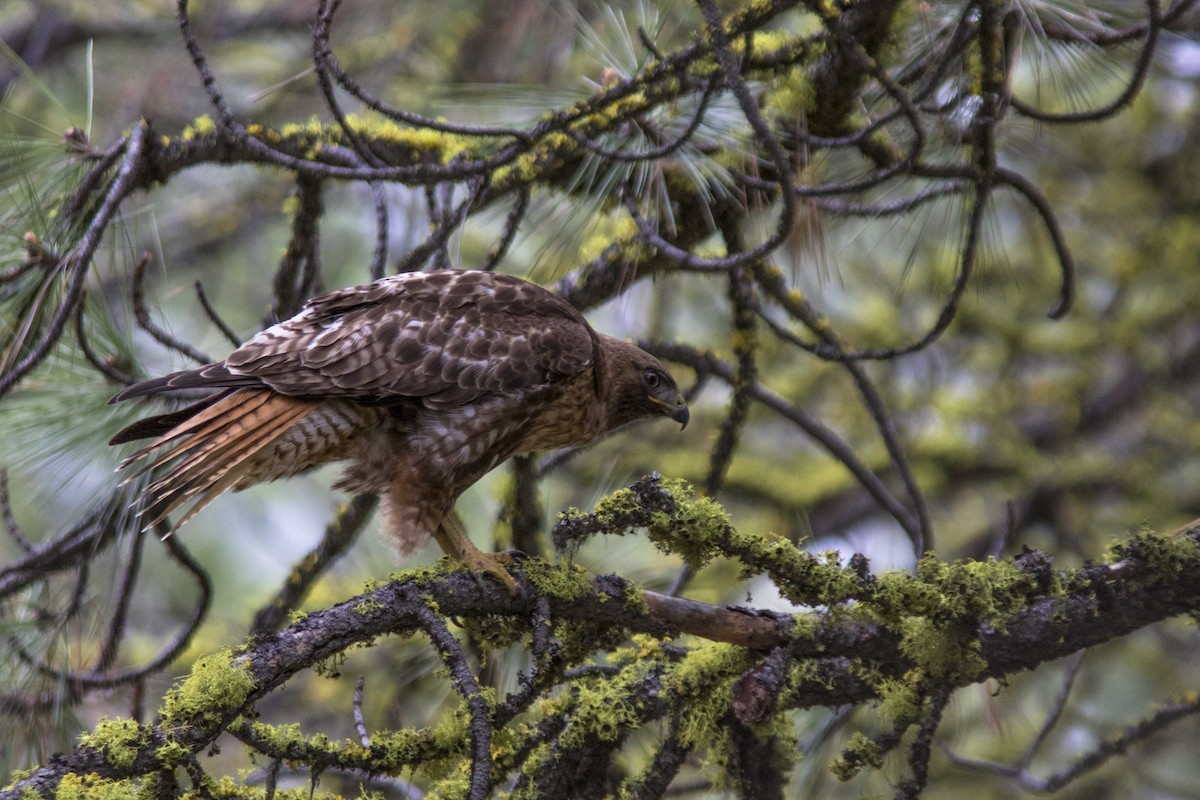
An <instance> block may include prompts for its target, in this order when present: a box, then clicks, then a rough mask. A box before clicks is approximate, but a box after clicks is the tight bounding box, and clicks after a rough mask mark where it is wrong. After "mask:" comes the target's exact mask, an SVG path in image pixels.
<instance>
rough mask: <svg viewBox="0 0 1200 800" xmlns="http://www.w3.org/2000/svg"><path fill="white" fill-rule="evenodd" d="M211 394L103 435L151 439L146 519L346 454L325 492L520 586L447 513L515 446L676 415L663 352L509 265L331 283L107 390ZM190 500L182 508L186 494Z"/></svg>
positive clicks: (558, 441) (399, 537) (543, 445)
mask: <svg viewBox="0 0 1200 800" xmlns="http://www.w3.org/2000/svg"><path fill="white" fill-rule="evenodd" d="M181 389H190V390H210V391H211V392H212V394H210V395H209V396H208V397H206V398H205V399H203V400H200V401H199V402H197V403H194V404H192V405H190V406H187V407H186V408H183V409H180V410H178V411H174V412H171V413H168V414H161V415H159V416H155V417H150V418H147V419H143V420H140V421H138V422H135V423H134V424H132V425H130V426H129V427H127V428H125V429H124V430H122V431H121V432H120V433H118V434H117V435H116V436H115V437H113V439H112V440H111V442H110V444H114V445H115V444H121V443H124V442H129V441H134V440H137V439H146V438H150V437H153V440H152V441H151V442H150V443H149V444H148V445H146V446H145V447H143V448H142V449H140V450H138V451H137V452H136V453H134V454H133V455H132V456H130V457H129V458H128V459H126V460H125V462H124V463H123V464H122V468H124V467H126V466H128V465H130V464H134V463H138V464H139V465H140V471H139V472H138V473H137V474H136V475H135V476H134V477H136V476H137V475H142V474H145V473H147V472H149V471H151V470H155V469H158V468H160V467H166V469H165V471H164V472H163V473H162V475H161V477H158V478H157V480H155V481H154V482H153V483H151V484H150V485H149V486H148V488H147V489H146V491H145V496H144V497H143V498H142V503H141V504H142V511H141V515H142V520H144V521H145V523H146V525H147V527H149V526H151V525H155V524H157V523H159V522H162V521H163V520H165V519H166V517H167V516H168V515H170V514H172V513H174V512H176V511H181V516H179V517H178V520H177V521H176V522H175V525H174V527H173V528H172V529H171V531H172V532H174V531H175V530H176V529H178V528H179V527H180V526H181V525H183V524H184V523H185V522H187V521H188V520H189V519H191V518H192V517H193V516H195V514H196V513H197V512H199V511H200V509H202V508H204V507H205V506H206V505H208V504H209V503H210V502H212V501H213V500H214V499H215V498H216V497H217V496H218V495H220V494H221V493H222V492H224V491H226V490H227V489H233V490H234V491H238V490H241V489H245V488H247V487H248V486H252V485H254V484H256V483H261V482H263V481H270V480H275V479H276V478H282V477H286V476H289V475H295V474H296V473H299V472H302V471H304V470H306V469H308V468H310V467H313V466H315V465H317V464H323V463H326V462H331V461H342V462H346V465H347V466H346V470H345V474H344V475H343V477H342V478H341V480H340V481H339V482H338V483H337V484H335V488H339V489H344V490H346V491H349V492H356V493H357V492H373V493H377V494H378V495H379V496H380V511H381V518H382V528H383V530H384V531H385V533H386V534H387V536H388V538H389V539H390V540H391V541H392V543H393V544H394V546H395V548H396V550H397V551H398V554H399V555H400V556H404V555H407V554H409V553H411V552H412V551H413V550H415V549H417V548H419V547H421V546H422V545H424V544H425V543H426V542H428V541H429V538H430V537H431V536H432V537H433V538H434V539H436V540H437V542H438V544H439V545H441V547H442V549H443V550H444V551H445V552H446V553H447V554H448V555H449V556H451V557H452V558H456V559H459V560H461V561H463V562H465V563H466V565H467V567H468V568H469V569H470V570H471V571H472V572H475V573H480V572H486V573H489V574H492V575H494V576H496V577H497V578H498V579H499V580H501V581H502V582H503V583H504V584H505V585H506V586H507V587H508V588H509V589H510V591H515V588H516V584H515V582H514V581H513V578H512V576H511V575H510V574H509V573H508V571H507V570H505V569H504V568H503V566H501V564H500V563H499V562H500V558H498V557H497V556H492V555H489V554H486V553H482V552H480V551H479V550H477V549H476V548H475V547H474V545H472V544H471V541H470V540H469V539H468V538H467V535H466V532H465V531H464V530H463V527H462V525H461V523H460V522H459V521H458V519H457V517H456V516H455V515H454V512H453V509H454V504H455V501H456V500H457V499H458V497H459V495H461V494H462V493H463V492H464V491H465V490H466V489H467V488H468V487H469V486H471V485H472V484H474V483H475V482H476V481H478V480H479V479H480V478H482V477H483V476H484V475H485V474H486V473H487V472H489V471H490V470H491V469H492V468H493V467H495V466H497V465H498V464H500V463H501V462H502V461H504V460H506V459H507V458H509V457H510V456H513V455H517V454H521V453H530V452H534V451H538V450H548V449H552V448H560V447H580V446H583V445H586V444H588V443H590V442H592V441H594V440H595V439H597V438H598V437H600V436H603V435H604V434H606V433H609V432H611V431H614V430H616V429H618V428H621V427H623V426H625V425H627V424H629V423H631V422H634V421H636V420H639V419H643V418H647V417H669V418H670V419H673V420H675V421H676V422H678V423H680V425H681V426H686V425H687V421H688V408H687V404H686V403H685V402H684V399H683V396H682V395H681V394H680V392H679V389H678V388H677V387H676V384H675V381H674V380H673V379H672V378H671V375H670V373H668V372H667V370H666V368H665V367H664V366H663V365H662V363H661V362H660V361H659V360H658V359H656V358H655V357H654V356H652V355H650V354H649V353H647V352H645V351H644V350H642V349H641V348H639V347H637V346H635V345H632V344H629V343H627V342H623V341H621V340H619V339H616V338H613V337H611V336H606V335H605V334H602V333H597V332H596V331H594V330H593V329H592V327H591V326H590V325H589V324H588V323H587V320H585V319H584V318H583V316H582V315H581V314H580V313H579V311H578V310H576V309H575V308H574V307H573V306H571V305H570V304H569V303H567V302H566V301H565V300H563V299H562V298H560V297H558V296H557V295H555V294H553V293H551V292H549V291H547V290H546V289H543V288H541V287H540V286H536V285H534V284H532V283H529V282H527V281H524V280H521V279H520V278H515V277H512V276H509V275H500V274H496V273H491V272H482V271H475V270H440V271H435V272H424V273H408V274H403V275H395V276H392V277H388V278H383V279H381V280H377V281H375V282H373V283H369V284H366V285H363V286H354V287H350V288H347V289H341V290H338V291H334V292H330V293H328V294H324V295H321V296H319V297H315V298H313V299H311V300H309V301H308V303H307V304H306V305H305V306H304V308H303V309H302V310H301V311H300V313H299V314H297V315H296V316H294V317H292V318H291V319H289V320H286V321H284V322H280V323H279V324H277V325H274V326H272V327H270V328H267V329H266V330H264V331H262V332H260V333H259V334H258V335H256V336H255V337H254V338H252V339H251V340H250V341H248V342H246V343H245V344H243V345H242V346H241V347H239V348H238V349H237V350H235V351H234V352H233V353H232V354H230V355H229V357H228V358H226V359H225V360H224V361H218V362H216V363H213V364H208V365H207V366H203V367H199V368H197V369H189V370H184V371H182V372H175V373H172V374H170V375H166V376H163V377H160V378H153V379H151V380H147V381H143V382H141V383H137V384H134V385H132V386H130V387H128V388H126V389H125V390H124V391H122V392H120V393H119V394H117V395H116V396H115V397H113V398H112V399H111V400H110V401H109V402H118V401H121V400H128V399H129V398H132V397H140V396H143V395H153V394H159V393H163V392H170V391H174V390H181ZM185 507H186V508H185Z"/></svg>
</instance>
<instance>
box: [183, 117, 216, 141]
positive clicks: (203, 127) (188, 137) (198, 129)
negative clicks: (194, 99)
mask: <svg viewBox="0 0 1200 800" xmlns="http://www.w3.org/2000/svg"><path fill="white" fill-rule="evenodd" d="M216 132H217V124H216V123H215V122H213V119H212V117H210V116H209V115H208V114H203V115H201V116H199V117H196V119H194V120H193V121H192V124H191V125H188V126H187V127H186V128H184V129H183V133H181V134H179V138H180V139H183V141H185V142H190V141H192V140H193V139H196V138H198V137H201V136H211V135H213V134H214V133H216Z"/></svg>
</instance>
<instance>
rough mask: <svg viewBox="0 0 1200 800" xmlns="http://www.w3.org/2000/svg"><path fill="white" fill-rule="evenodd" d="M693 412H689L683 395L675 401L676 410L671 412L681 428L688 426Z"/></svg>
mask: <svg viewBox="0 0 1200 800" xmlns="http://www.w3.org/2000/svg"><path fill="white" fill-rule="evenodd" d="M691 418H692V417H691V414H689V413H688V407H687V403H685V402H684V401H683V395H680V396H679V398H678V399H677V400H676V401H675V410H673V411H672V412H671V419H673V420H675V421H676V422H678V423H679V430H683V429H684V428H686V427H687V424H688V420H689V419H691Z"/></svg>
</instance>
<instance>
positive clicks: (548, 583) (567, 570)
mask: <svg viewBox="0 0 1200 800" xmlns="http://www.w3.org/2000/svg"><path fill="white" fill-rule="evenodd" d="M521 571H522V572H524V573H525V575H526V577H528V578H529V582H530V583H532V584H533V587H534V589H536V590H537V593H538V594H540V595H547V596H549V597H555V598H558V599H560V600H578V599H579V598H581V597H586V596H587V595H589V594H591V593H592V591H593V589H592V575H591V573H590V572H588V571H587V570H586V569H584V568H583V567H581V566H579V565H578V564H568V563H563V564H561V565H557V564H551V563H549V562H547V561H545V560H543V559H540V558H529V559H526V560H524V561H522V562H521Z"/></svg>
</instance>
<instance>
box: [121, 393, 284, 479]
mask: <svg viewBox="0 0 1200 800" xmlns="http://www.w3.org/2000/svg"><path fill="white" fill-rule="evenodd" d="M271 396H272V395H271V393H270V392H242V393H241V394H240V395H231V396H230V397H228V398H226V399H225V400H223V401H221V402H217V403H213V404H212V405H211V406H209V407H207V408H202V409H200V410H199V412H198V413H197V414H196V415H195V416H193V417H191V418H190V419H187V420H184V421H183V422H181V423H179V424H178V425H176V426H175V427H174V428H172V429H171V430H169V431H167V432H166V433H164V434H163V435H161V436H159V437H158V438H157V439H155V440H154V441H152V442H150V444H148V445H146V446H145V447H143V448H142V449H140V450H138V451H137V452H136V453H134V454H133V455H131V456H130V457H129V458H127V459H125V460H124V461H122V462H121V469H124V468H125V467H127V466H129V465H130V464H132V463H134V462H135V461H140V460H142V459H144V458H146V456H148V455H150V454H151V453H153V452H154V451H155V450H157V449H158V448H160V447H162V446H163V445H165V444H167V443H168V442H172V441H174V440H176V439H179V438H180V437H183V436H187V437H188V438H186V439H184V440H183V441H182V442H179V443H178V444H176V445H174V446H173V447H171V448H170V449H169V450H165V451H163V452H162V453H161V454H160V455H159V456H158V457H157V458H155V459H154V460H153V461H150V462H148V463H146V464H145V465H144V466H143V467H142V468H141V469H140V470H138V471H137V472H135V473H134V474H133V475H131V476H130V480H133V479H134V478H137V477H140V476H141V475H144V474H145V473H147V472H149V471H150V470H152V469H156V468H157V467H161V466H162V465H163V464H165V463H167V462H168V461H170V460H172V459H174V458H177V457H179V456H181V455H183V454H184V453H185V452H187V451H188V450H191V449H193V448H196V447H204V446H207V445H211V444H215V443H220V442H222V441H226V440H227V437H226V436H221V437H219V438H216V439H214V438H213V437H214V436H217V434H221V433H228V432H230V430H231V428H232V427H233V426H234V425H238V424H240V423H241V421H242V420H243V419H244V418H245V417H246V416H247V415H249V414H253V413H255V412H256V411H258V409H259V408H261V407H262V405H263V404H264V403H266V402H268V400H270V398H271Z"/></svg>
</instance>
